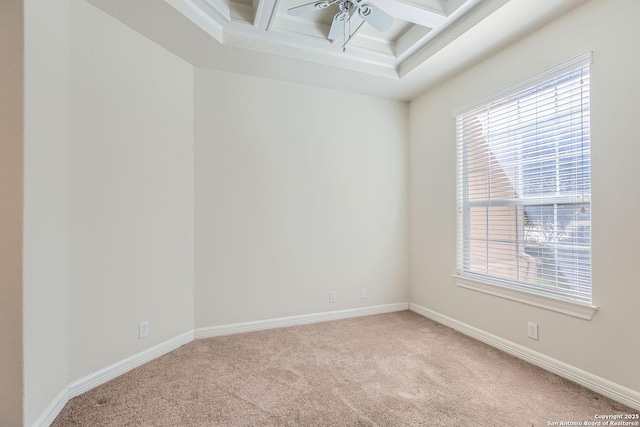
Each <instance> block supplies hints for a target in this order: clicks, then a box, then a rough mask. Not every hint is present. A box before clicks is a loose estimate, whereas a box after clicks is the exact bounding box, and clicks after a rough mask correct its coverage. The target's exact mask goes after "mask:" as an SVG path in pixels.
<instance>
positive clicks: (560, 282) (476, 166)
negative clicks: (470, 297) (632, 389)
mask: <svg viewBox="0 0 640 427" xmlns="http://www.w3.org/2000/svg"><path fill="white" fill-rule="evenodd" d="M582 62H584V64H581V65H575V64H572V67H573V68H571V69H570V70H568V71H567V70H566V68H567V67H564V69H565V70H564V71H560V72H557V71H556V72H555V73H552V74H553V75H552V76H549V73H545V75H544V80H542V81H540V80H541V79H539V78H538V79H536V80H531V81H536V83H535V84H533V85H531V86H530V87H527V88H524V89H523V88H521V89H520V90H517V91H515V93H512V94H510V95H508V96H503V97H500V98H499V99H495V98H492V100H490V101H487V102H485V103H482V104H480V105H478V103H476V104H475V105H474V106H472V107H469V108H467V109H465V110H462V111H460V112H459V113H457V115H456V127H457V140H458V150H457V164H458V169H457V174H458V190H457V203H458V274H459V275H460V276H463V277H467V278H471V279H477V280H481V281H483V282H488V283H490V284H494V285H497V286H503V287H508V288H515V289H518V290H522V291H526V292H531V293H535V294H537V295H544V296H549V297H553V298H558V299H562V300H569V301H574V302H581V303H587V304H589V303H591V156H590V131H589V130H590V126H589V61H588V60H584V61H582Z"/></svg>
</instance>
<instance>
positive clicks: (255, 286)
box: [195, 69, 408, 327]
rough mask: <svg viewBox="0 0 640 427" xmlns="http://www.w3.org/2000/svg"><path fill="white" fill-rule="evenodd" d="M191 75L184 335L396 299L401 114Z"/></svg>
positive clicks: (402, 240) (400, 256)
mask: <svg viewBox="0 0 640 427" xmlns="http://www.w3.org/2000/svg"><path fill="white" fill-rule="evenodd" d="M195 76H196V77H195V105H196V110H195V111H196V121H195V123H196V125H195V128H196V163H195V165H196V166H195V167H196V174H195V176H196V180H195V182H196V211H195V218H196V222H195V225H196V286H195V296H196V299H195V301H196V302H195V307H196V322H195V326H196V327H206V326H213V325H221V324H229V323H236V322H245V321H253V320H260V319H269V318H276V317H281V316H289V315H298V314H306V313H314V312H323V311H331V310H339V309H346V308H354V307H360V306H368V305H377V304H386V303H396V302H403V301H407V297H408V282H407V281H408V278H407V269H408V267H407V257H408V254H407V251H408V229H407V211H406V197H407V196H406V156H407V152H406V150H407V117H408V108H407V107H408V106H407V104H406V103H401V102H397V101H390V100H385V99H380V98H373V97H365V96H360V95H354V94H348V93H344V92H337V91H331V90H325V89H318V88H312V87H307V86H301V85H297V84H292V83H285V82H277V81H272V80H266V79H260V78H255V77H247V76H240V75H235V74H229V73H225V72H220V71H212V70H204V69H196V72H195ZM362 287H366V288H367V289H368V294H369V295H368V299H366V300H362V299H360V289H361V288H362ZM330 290H335V291H337V296H338V301H337V302H336V303H333V304H330V303H329V300H328V297H329V291H330Z"/></svg>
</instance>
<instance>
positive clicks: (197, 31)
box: [88, 0, 585, 99]
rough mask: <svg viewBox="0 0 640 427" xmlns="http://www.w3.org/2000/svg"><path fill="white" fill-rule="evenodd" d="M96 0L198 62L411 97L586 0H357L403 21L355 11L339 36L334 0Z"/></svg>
mask: <svg viewBox="0 0 640 427" xmlns="http://www.w3.org/2000/svg"><path fill="white" fill-rule="evenodd" d="M88 1H89V2H90V3H92V4H94V5H96V6H97V7H99V8H101V9H102V10H104V11H105V12H107V13H109V14H110V15H112V16H113V17H115V18H116V19H118V20H120V21H122V22H123V23H125V24H126V25H128V26H130V27H131V28H133V29H135V30H136V31H138V32H140V33H142V34H144V35H146V36H147V37H149V38H151V39H152V40H154V41H156V42H157V43H159V44H160V45H162V46H164V47H166V48H167V49H169V50H171V51H173V52H174V53H176V54H177V55H179V56H181V57H183V58H184V59H186V60H187V61H189V62H191V63H193V64H194V65H196V66H200V67H206V68H215V69H221V70H226V71H232V72H239V73H243V74H251V75H256V76H261V77H268V78H277V79H283V80H288V81H293V82H298V83H304V84H312V85H317V86H322V87H328V88H334V89H340V90H350V91H354V92H359V93H366V94H371V95H377V96H386V97H391V98H397V99H411V98H412V97H414V96H415V95H416V94H417V93H419V92H420V91H422V90H424V89H426V88H428V87H430V85H433V84H435V83H437V82H438V81H441V80H442V79H444V78H446V77H447V76H450V75H451V74H453V73H455V72H457V71H459V70H460V69H461V68H462V67H464V66H466V65H468V64H470V63H472V62H474V61H477V60H479V59H481V58H482V57H483V56H486V55H488V54H490V53H492V52H494V51H495V50H496V49H498V48H500V47H502V46H505V45H506V44H508V43H510V42H512V41H514V40H516V39H517V38H518V37H521V36H522V35H524V34H526V33H528V32H531V31H533V30H535V29H536V28H538V27H539V26H541V25H543V24H545V23H547V22H549V21H551V20H552V19H554V18H555V17H557V16H559V15H560V14H562V13H564V12H566V11H567V10H569V9H571V8H573V7H575V6H576V5H578V4H580V3H582V2H583V1H585V0H351V1H353V2H357V4H364V3H365V2H368V3H371V4H373V5H374V7H377V8H379V9H381V10H382V11H383V12H384V13H385V14H388V15H390V16H391V17H392V18H393V23H392V24H391V26H390V28H389V29H387V30H386V31H378V30H376V29H375V28H374V27H373V26H371V25H369V22H364V25H362V26H360V27H359V25H360V23H362V22H363V20H362V18H360V17H359V16H358V14H357V13H355V14H354V15H353V18H352V19H351V22H350V27H342V28H341V29H342V31H340V35H339V36H338V37H337V38H336V39H335V40H333V41H330V40H329V39H328V36H329V30H330V28H331V25H332V22H333V19H334V16H336V14H337V13H339V11H340V10H339V8H338V4H335V3H334V2H333V1H332V0H326V1H324V0H318V1H317V2H316V3H312V4H311V6H310V8H309V9H308V10H309V11H308V13H304V14H301V15H298V16H294V15H292V14H289V13H287V11H288V9H290V8H294V7H297V6H301V5H304V4H308V3H309V0H135V1H131V0H88ZM340 1H342V0H340ZM317 3H320V5H318V6H315V7H314V5H315V4H317ZM327 3H328V4H327ZM323 6H325V7H323ZM358 27H359V30H358V31H355V34H354V35H353V37H352V39H351V40H349V43H348V44H347V45H346V46H344V49H343V45H344V42H345V40H346V39H348V34H347V35H345V34H344V31H345V30H346V31H347V32H348V31H349V30H351V32H354V30H355V29H356V28H358Z"/></svg>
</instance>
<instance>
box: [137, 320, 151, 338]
mask: <svg viewBox="0 0 640 427" xmlns="http://www.w3.org/2000/svg"><path fill="white" fill-rule="evenodd" d="M147 335H149V322H147V321H144V322H142V323H140V324H139V325H138V338H144V337H146V336H147Z"/></svg>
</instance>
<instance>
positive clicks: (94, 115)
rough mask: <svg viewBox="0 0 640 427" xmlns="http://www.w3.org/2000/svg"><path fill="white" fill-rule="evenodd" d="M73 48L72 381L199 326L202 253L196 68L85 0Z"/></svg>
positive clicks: (74, 10)
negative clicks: (196, 216)
mask: <svg viewBox="0 0 640 427" xmlns="http://www.w3.org/2000/svg"><path fill="white" fill-rule="evenodd" d="M70 49H71V50H70V52H71V53H70V55H71V56H70V76H71V89H70V142H69V179H70V186H69V201H70V204H69V223H70V233H69V236H70V238H69V262H70V269H69V275H70V284H69V381H70V382H71V381H74V380H77V379H78V378H80V377H82V376H84V375H87V374H89V373H92V372H94V371H96V370H98V369H101V368H103V367H105V366H107V365H109V364H111V363H114V362H118V361H121V360H123V359H125V358H127V357H129V356H131V355H133V354H136V353H138V352H140V351H142V350H145V349H147V348H149V347H152V346H153V345H156V344H158V343H160V342H163V341H165V340H167V339H170V338H173V337H175V336H177V335H179V334H181V333H183V332H185V331H188V330H191V329H193V262H194V261H193V68H192V67H191V65H189V64H187V63H186V62H184V61H183V60H181V59H179V58H177V57H175V56H174V55H173V54H171V53H169V52H167V51H166V50H164V49H162V48H161V47H159V46H158V45H156V44H154V43H152V42H150V41H149V40H148V39H146V38H144V37H143V36H141V35H139V34H138V33H135V32H134V31H132V30H131V29H129V28H128V27H126V26H124V25H123V24H121V23H119V22H117V21H115V20H114V19H113V18H111V17H109V16H107V15H106V14H104V13H103V12H101V11H100V10H98V9H96V8H94V7H93V6H91V5H89V4H88V3H86V2H84V1H77V2H72V7H71V44H70ZM145 320H147V321H149V322H150V336H149V337H147V338H144V339H142V340H139V339H138V323H139V322H142V321H145Z"/></svg>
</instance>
